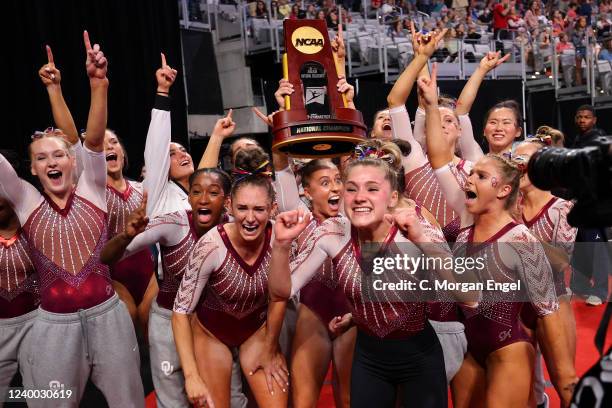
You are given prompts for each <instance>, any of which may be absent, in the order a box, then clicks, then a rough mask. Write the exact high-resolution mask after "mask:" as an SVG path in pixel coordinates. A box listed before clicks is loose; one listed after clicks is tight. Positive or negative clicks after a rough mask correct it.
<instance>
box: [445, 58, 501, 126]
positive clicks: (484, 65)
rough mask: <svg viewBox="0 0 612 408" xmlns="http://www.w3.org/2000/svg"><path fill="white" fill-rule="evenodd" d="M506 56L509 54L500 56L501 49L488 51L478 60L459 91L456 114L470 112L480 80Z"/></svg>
mask: <svg viewBox="0 0 612 408" xmlns="http://www.w3.org/2000/svg"><path fill="white" fill-rule="evenodd" d="M508 58H510V54H506V55H504V56H503V57H501V51H497V52H492V51H490V52H488V53H487V54H486V55H485V56H484V57H483V58H482V59H481V60H480V65H479V66H478V68H476V71H474V73H473V74H472V76H470V79H469V80H468V81H467V82H466V84H465V86H464V87H463V90H462V91H461V95H459V99H457V109H456V110H455V112H456V113H457V115H467V114H468V113H470V110H471V109H472V105H473V104H474V101H475V100H476V95H477V94H478V89H479V88H480V85H481V84H482V81H483V80H484V79H485V77H486V76H487V74H488V73H489V72H490V71H492V70H493V69H495V68H497V67H498V66H500V65H501V64H503V63H504V62H506V61H507V60H508Z"/></svg>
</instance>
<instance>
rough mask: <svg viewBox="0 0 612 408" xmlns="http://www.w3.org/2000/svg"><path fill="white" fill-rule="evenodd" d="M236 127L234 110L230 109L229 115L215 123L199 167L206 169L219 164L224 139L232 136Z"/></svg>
mask: <svg viewBox="0 0 612 408" xmlns="http://www.w3.org/2000/svg"><path fill="white" fill-rule="evenodd" d="M235 129H236V123H234V121H233V120H232V110H231V109H230V110H229V112H228V113H227V116H226V117H224V118H221V119H219V120H218V121H217V123H215V127H214V128H213V131H212V134H211V135H210V137H209V138H208V144H206V150H205V151H204V154H203V155H202V159H201V160H200V164H199V165H198V169H206V168H213V167H217V165H218V164H219V152H220V151H221V145H222V144H223V141H224V140H225V139H226V138H228V137H230V136H231V135H232V134H233V133H234V130H235Z"/></svg>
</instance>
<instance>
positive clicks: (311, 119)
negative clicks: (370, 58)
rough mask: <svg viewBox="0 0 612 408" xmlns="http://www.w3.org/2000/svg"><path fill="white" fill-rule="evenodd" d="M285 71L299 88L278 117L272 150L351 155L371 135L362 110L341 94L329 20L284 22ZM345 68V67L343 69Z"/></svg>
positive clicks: (310, 155)
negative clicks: (338, 86) (347, 101)
mask: <svg viewBox="0 0 612 408" xmlns="http://www.w3.org/2000/svg"><path fill="white" fill-rule="evenodd" d="M283 29H284V36H285V49H286V54H284V55H283V74H284V77H285V79H287V80H288V81H289V82H291V83H292V84H293V89H294V92H293V94H292V95H289V96H286V97H285V110H284V111H281V112H278V113H276V114H275V115H274V116H273V126H272V134H273V136H274V140H273V142H272V149H273V150H274V151H281V152H284V153H288V154H290V155H292V156H295V157H312V158H316V157H336V156H344V155H347V154H351V153H352V152H353V150H354V147H355V145H356V144H358V143H361V142H363V141H364V140H365V139H366V126H365V125H364V123H363V117H362V115H361V112H359V111H358V110H355V109H351V108H348V107H347V106H346V102H345V100H344V98H343V95H342V94H340V93H339V92H338V89H337V87H336V84H337V83H338V71H337V67H336V62H335V60H334V55H333V52H332V48H331V44H330V41H329V36H328V32H327V25H326V23H325V21H324V20H289V19H287V20H285V21H284V23H283ZM342 68H344V67H342Z"/></svg>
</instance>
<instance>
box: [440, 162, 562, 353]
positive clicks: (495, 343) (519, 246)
mask: <svg viewBox="0 0 612 408" xmlns="http://www.w3.org/2000/svg"><path fill="white" fill-rule="evenodd" d="M435 174H436V177H437V178H438V181H439V183H440V186H441V188H442V191H443V192H444V194H445V196H446V199H447V201H448V203H449V204H450V205H452V206H453V209H454V210H455V211H456V212H458V213H459V214H460V218H461V220H462V226H468V227H467V228H464V229H462V232H461V233H460V234H459V236H458V237H457V243H456V245H455V246H454V247H453V253H454V255H455V256H456V257H480V258H482V259H484V265H485V268H484V269H483V270H481V271H479V274H480V279H481V282H483V283H485V284H486V283H487V282H488V281H492V282H497V283H508V284H509V283H517V282H519V281H520V282H521V287H520V290H518V289H517V290H511V291H510V292H506V293H504V292H503V291H501V290H499V289H493V290H484V291H483V292H482V300H481V301H480V302H479V304H478V306H477V307H475V308H472V307H468V306H465V305H462V306H461V310H462V311H463V314H464V316H465V320H464V323H465V333H466V337H467V339H468V350H469V351H470V353H471V354H472V355H473V356H474V358H475V359H476V360H477V361H478V362H479V363H480V364H482V365H484V364H485V361H486V358H487V356H488V355H489V354H490V353H491V352H493V351H495V350H497V349H499V348H501V347H504V346H506V345H509V344H511V343H515V342H519V341H526V342H533V338H532V337H531V336H530V335H529V334H528V333H527V331H526V330H525V328H524V326H523V322H522V321H521V312H522V310H523V308H524V306H525V305H528V306H529V307H530V308H532V309H533V310H534V311H535V314H536V315H537V316H538V317H542V316H545V315H547V314H550V313H553V312H555V311H556V310H557V309H558V308H559V303H558V301H557V297H556V295H555V288H554V279H553V275H552V270H551V267H550V264H549V263H548V260H547V258H546V254H545V252H544V248H543V247H542V244H541V243H540V241H539V240H538V239H537V238H536V237H534V236H533V234H531V232H530V231H529V230H528V229H527V227H526V226H524V225H521V224H516V223H514V222H511V223H509V224H507V225H506V226H505V227H504V228H502V229H501V230H500V231H498V232H497V233H496V234H495V235H494V236H492V237H491V238H489V239H488V240H487V241H486V242H484V243H474V242H473V234H474V225H473V224H474V220H473V217H472V215H471V214H470V213H468V212H467V210H466V208H465V193H464V191H463V188H462V187H461V186H460V185H459V183H458V182H457V179H456V177H455V175H454V174H452V165H451V164H449V165H446V166H443V167H440V168H439V169H436V170H435Z"/></svg>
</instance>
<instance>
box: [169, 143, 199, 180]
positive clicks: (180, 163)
mask: <svg viewBox="0 0 612 408" xmlns="http://www.w3.org/2000/svg"><path fill="white" fill-rule="evenodd" d="M193 171H194V169H193V160H192V159H191V155H189V153H187V149H185V148H184V147H183V146H181V145H180V144H179V143H170V178H171V179H172V180H183V179H186V178H188V177H189V176H191V175H192V174H193Z"/></svg>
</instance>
